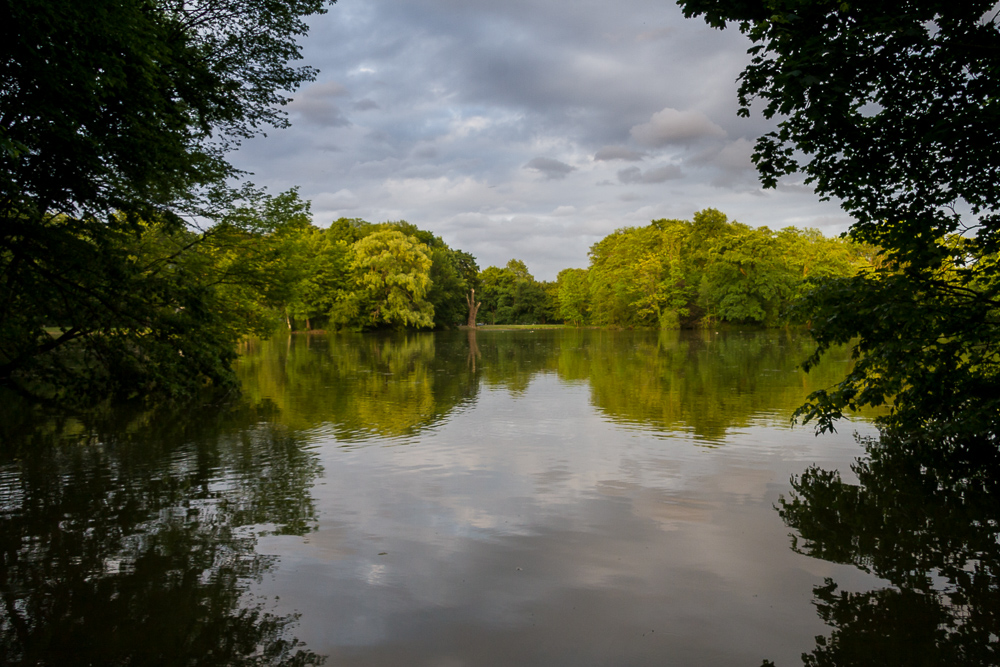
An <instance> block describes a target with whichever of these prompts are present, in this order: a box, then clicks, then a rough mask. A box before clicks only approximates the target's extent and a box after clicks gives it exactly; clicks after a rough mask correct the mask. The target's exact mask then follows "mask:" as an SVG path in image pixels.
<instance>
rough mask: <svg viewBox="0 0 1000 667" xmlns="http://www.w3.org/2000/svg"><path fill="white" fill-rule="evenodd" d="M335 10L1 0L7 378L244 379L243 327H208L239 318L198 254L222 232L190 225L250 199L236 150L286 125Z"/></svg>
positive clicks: (152, 383)
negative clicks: (309, 40) (301, 42)
mask: <svg viewBox="0 0 1000 667" xmlns="http://www.w3.org/2000/svg"><path fill="white" fill-rule="evenodd" d="M324 4H325V2H324V0H291V1H290V2H282V3H274V2H269V1H264V0H250V1H249V2H242V1H240V2H237V1H236V0H211V1H210V2H207V1H206V2H185V3H178V2H172V1H168V0H95V2H88V3H85V4H81V3H78V2H71V1H70V0H24V1H21V0H18V1H17V2H14V1H12V0H5V1H4V2H3V13H4V19H5V25H6V26H7V28H6V30H5V33H4V51H3V55H2V56H0V81H2V85H0V119H2V120H0V137H2V150H0V322H2V324H0V384H6V385H9V386H14V387H17V388H19V389H21V390H29V389H33V388H34V389H37V388H38V386H39V383H40V382H44V383H48V384H50V385H54V386H56V387H60V386H61V387H68V385H69V384H71V383H72V382H74V381H75V380H78V379H81V378H84V377H85V376H88V375H90V376H92V377H93V378H94V379H95V382H93V383H90V386H91V388H92V389H93V390H94V392H96V393H97V394H100V395H104V394H106V393H108V392H109V391H113V392H115V393H119V394H128V393H133V392H135V391H140V390H141V391H178V392H181V393H183V392H187V391H190V390H192V389H193V388H194V387H195V386H196V385H199V384H201V383H202V382H205V381H210V382H214V383H228V382H230V381H231V380H232V374H231V371H229V370H228V368H227V366H228V362H227V361H226V359H227V358H231V357H232V354H233V350H232V343H233V339H232V336H230V335H228V334H226V335H222V334H219V335H207V332H208V330H213V331H221V330H222V329H225V328H227V327H228V326H229V325H228V324H224V323H220V322H218V321H215V320H216V319H217V315H216V313H218V312H219V310H220V309H219V308H218V307H217V306H218V304H213V305H210V303H211V301H212V299H213V298H214V297H213V296H212V295H211V294H210V292H212V290H211V289H209V286H210V285H211V284H212V283H213V282H214V281H213V279H211V278H208V277H206V276H205V275H203V273H202V272H204V271H207V270H209V269H210V268H211V266H210V263H206V262H205V261H204V260H205V257H204V254H203V253H202V254H200V255H199V256H198V257H193V258H190V259H188V258H187V257H186V255H188V254H190V253H191V252H192V251H193V250H196V249H197V248H198V246H199V245H200V244H201V242H202V241H203V239H205V238H206V236H205V235H198V234H191V233H190V232H188V231H187V230H186V228H185V222H184V221H185V219H186V220H188V221H190V220H192V219H200V220H208V221H215V220H218V219H219V218H220V217H221V214H222V213H223V212H225V211H226V210H228V209H229V208H231V205H232V204H233V202H236V201H239V200H240V199H241V198H243V199H245V198H246V197H245V196H250V195H252V191H250V190H248V189H246V188H243V189H241V190H232V189H230V188H229V187H227V186H226V182H227V180H228V179H232V178H234V177H239V176H240V173H239V172H238V171H237V170H236V169H234V168H233V167H232V166H231V165H230V164H228V163H227V162H226V160H225V158H224V154H225V151H226V150H227V149H228V148H230V147H231V146H232V145H234V143H236V142H238V141H240V140H241V139H244V138H247V137H251V136H253V135H255V134H257V133H258V132H260V131H261V130H262V129H263V128H265V127H267V126H279V127H280V126H283V125H284V124H286V122H287V121H286V120H285V117H284V115H283V113H282V111H281V110H280V107H281V105H282V104H283V103H284V102H285V101H286V98H285V96H284V95H285V91H289V90H294V89H295V88H296V87H297V86H298V85H299V84H300V83H301V82H303V81H307V80H310V79H312V78H313V76H314V72H313V70H311V69H310V68H294V67H291V66H289V64H288V63H289V61H291V60H295V59H297V58H298V57H299V47H298V46H297V44H296V42H295V40H296V38H297V37H299V36H300V35H303V34H304V33H305V32H306V29H307V25H306V23H305V22H304V20H303V17H304V16H308V15H310V14H315V13H319V12H322V11H324ZM247 231H248V232H249V233H253V230H247ZM211 235H214V233H212V234H211ZM154 238H155V239H158V243H159V247H160V250H162V251H163V252H159V251H153V250H151V249H150V243H151V242H152V240H153V239H154ZM136 248H139V249H141V250H144V251H149V252H147V253H146V254H144V255H142V256H141V257H140V256H137V255H136V254H135V253H134V252H133V250H135V249H136ZM168 248H169V253H168V254H163V253H164V252H166V251H167V249H168ZM180 274H184V275H185V276H186V278H191V277H195V278H197V279H196V280H194V281H193V284H185V283H184V282H182V281H181V280H180V279H178V276H179V275H180ZM195 322H198V323H199V324H197V325H195V324H194V323H195ZM47 327H48V328H47ZM53 330H55V331H57V333H56V334H55V335H53V334H51V333H50V332H51V331H53ZM193 337H200V341H196V340H194V338H193ZM153 341H159V342H157V343H154V342H153ZM158 345H162V346H163V349H162V350H161V351H155V350H154V348H156V347H157V346H158ZM67 347H71V348H73V350H72V351H70V352H67V351H66V350H67ZM171 348H172V349H171ZM196 348H197V349H199V350H200V353H199V354H197V355H194V356H192V353H193V351H194V350H195V349H196ZM157 349H159V348H157ZM180 354H183V357H180V358H181V359H182V360H183V363H180V364H177V363H174V361H175V360H176V358H178V357H179V355H180ZM69 357H73V358H72V359H69ZM213 359H214V361H213ZM125 360H131V361H130V362H129V363H128V364H127V366H128V370H127V371H126V370H125V369H124V368H123V367H122V364H124V363H125ZM168 362H169V363H168ZM164 363H167V365H168V366H169V369H168V368H167V367H163V368H160V367H161V365H162V364H164ZM161 370H162V371H163V372H162V373H160V371H161ZM158 373H160V375H161V377H160V378H159V379H156V377H155V376H156V375H157V374H158ZM143 376H145V379H143ZM166 376H171V377H172V380H171V381H170V382H164V381H161V380H163V379H164V378H165V377H166ZM113 385H119V386H118V388H117V389H116V388H115V387H114V386H113ZM64 393H66V394H69V393H76V394H77V395H79V393H80V386H79V385H78V386H77V387H76V389H75V390H73V391H71V392H64Z"/></svg>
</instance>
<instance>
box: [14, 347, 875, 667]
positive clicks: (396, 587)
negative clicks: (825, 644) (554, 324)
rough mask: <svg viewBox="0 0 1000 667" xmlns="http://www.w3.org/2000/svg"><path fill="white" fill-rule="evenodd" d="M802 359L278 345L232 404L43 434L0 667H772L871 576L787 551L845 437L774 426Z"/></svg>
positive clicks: (20, 518) (25, 467)
mask: <svg viewBox="0 0 1000 667" xmlns="http://www.w3.org/2000/svg"><path fill="white" fill-rule="evenodd" d="M811 349H812V347H811V342H810V340H809V338H808V336H806V335H804V334H800V333H795V332H788V331H768V332H736V331H727V332H718V333H716V332H714V331H697V332H691V331H685V332H655V331H653V332H646V331H605V330H569V329H567V330H537V331H530V330H521V331H494V330H490V331H485V330H484V331H479V332H475V331H455V332H444V333H422V334H406V335H404V334H399V335H294V336H285V337H278V338H275V339H272V340H268V341H258V342H253V343H250V344H247V346H246V348H245V349H244V350H243V351H242V356H241V358H240V361H239V365H238V372H239V375H240V378H241V381H242V383H243V392H242V395H241V396H240V397H230V398H229V399H226V400H221V401H220V400H217V401H216V402H214V403H204V404H200V405H198V406H195V407H191V406H187V407H170V406H158V407H154V408H148V409H138V408H131V409H117V410H112V409H106V410H102V411H99V412H97V413H94V414H87V415H77V416H66V415H55V414H42V413H39V411H37V410H32V409H29V408H27V407H23V406H19V405H18V404H17V403H16V401H13V399H11V400H10V401H8V404H7V407H6V408H5V411H6V412H7V415H8V417H7V419H5V420H4V421H5V422H6V423H5V426H4V427H3V430H2V432H0V433H2V435H3V438H4V444H3V447H2V449H0V546H2V552H3V558H4V560H3V563H2V580H0V590H2V593H3V609H2V610H0V621H2V623H0V630H2V638H0V662H2V663H3V664H95V665H96V664H101V665H104V664H199V665H204V664H219V665H227V664H234V665H239V664H254V665H256V664H305V663H308V662H309V661H310V660H313V659H315V658H319V657H320V656H325V657H326V664H328V665H338V666H339V665H404V664H405V665H441V666H452V665H454V666H458V665H549V666H551V665H752V666H756V665H760V664H761V662H762V661H763V660H764V659H768V660H772V661H774V662H775V663H776V664H778V665H791V664H800V663H801V657H800V656H801V655H802V654H803V653H806V652H809V651H812V650H814V649H815V648H816V646H817V639H816V638H817V637H818V636H824V635H828V634H829V633H830V627H829V626H828V625H827V624H826V623H824V620H823V619H822V618H820V616H819V615H818V614H817V613H816V606H815V594H814V589H816V588H817V587H821V586H823V585H824V582H825V581H827V579H830V580H833V581H836V583H837V584H838V585H839V586H840V587H841V589H842V590H858V591H867V590H872V589H876V590H877V589H879V588H880V587H884V586H885V585H886V583H885V582H884V581H883V580H881V579H879V578H877V577H876V576H875V575H873V574H870V573H867V572H865V571H863V569H861V568H858V567H855V566H854V565H852V564H850V563H844V562H840V563H836V562H830V561H828V560H823V559H819V558H813V557H810V556H809V555H806V554H805V553H803V551H802V549H792V548H791V547H792V545H793V542H792V536H793V535H794V531H793V530H791V529H790V528H789V527H788V526H786V524H785V522H783V520H782V517H781V516H779V513H778V511H777V509H776V505H777V504H778V502H779V498H780V497H781V496H783V495H784V496H787V495H788V494H789V492H790V489H791V487H790V479H791V478H792V477H793V476H796V475H799V474H801V473H802V472H803V471H804V470H806V469H807V468H808V467H809V466H810V465H813V464H817V465H819V466H821V467H823V468H829V469H838V470H840V471H841V472H842V473H843V476H844V480H845V481H852V480H854V479H855V478H854V477H853V476H852V475H853V473H852V472H851V470H850V464H851V462H852V461H853V460H854V459H855V458H856V457H858V456H859V455H860V454H861V453H862V452H863V449H862V447H861V446H860V445H859V444H858V442H857V441H856V439H855V432H858V433H860V434H862V435H865V434H867V435H871V434H874V432H875V431H874V429H873V427H872V426H871V424H870V422H869V421H868V419H867V418H865V417H858V418H857V419H856V420H855V421H853V422H850V423H847V422H845V423H843V424H842V425H841V428H840V429H839V432H838V433H835V434H826V435H822V436H815V435H814V433H813V429H812V427H811V426H798V427H794V428H793V427H792V426H791V425H790V423H789V419H790V416H791V413H792V411H793V410H794V409H795V408H796V407H797V406H798V405H800V404H801V403H802V402H803V400H804V399H805V397H806V395H807V394H809V393H810V392H811V391H813V390H815V389H818V388H822V387H826V386H829V385H831V384H832V383H834V382H835V381H836V380H837V379H838V378H840V377H841V376H842V375H843V373H844V372H845V370H846V369H847V368H848V367H849V354H848V352H847V351H846V350H836V351H834V352H831V353H830V354H829V355H827V357H826V358H825V359H824V360H823V362H822V363H821V364H820V366H819V367H818V368H816V369H815V370H814V371H813V372H811V373H809V374H808V375H807V374H804V373H803V372H801V371H800V370H799V369H798V364H799V363H800V362H801V361H802V360H803V359H804V358H805V357H806V356H807V355H808V354H809V352H810V351H811Z"/></svg>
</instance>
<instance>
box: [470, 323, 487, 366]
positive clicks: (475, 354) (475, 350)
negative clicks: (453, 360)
mask: <svg viewBox="0 0 1000 667" xmlns="http://www.w3.org/2000/svg"><path fill="white" fill-rule="evenodd" d="M468 337H469V357H468V361H469V362H470V363H471V364H472V372H473V373H475V372H476V359H478V358H479V357H481V356H483V355H482V354H480V352H479V346H478V345H477V344H476V328H475V327H472V328H471V329H469V330H468Z"/></svg>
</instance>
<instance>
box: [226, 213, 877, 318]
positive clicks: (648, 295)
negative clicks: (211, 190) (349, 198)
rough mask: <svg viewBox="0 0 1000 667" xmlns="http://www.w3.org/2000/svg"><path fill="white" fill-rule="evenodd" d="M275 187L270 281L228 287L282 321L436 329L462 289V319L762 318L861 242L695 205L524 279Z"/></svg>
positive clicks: (862, 251)
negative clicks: (251, 287)
mask: <svg viewBox="0 0 1000 667" xmlns="http://www.w3.org/2000/svg"><path fill="white" fill-rule="evenodd" d="M282 198H284V204H283V205H282V206H278V207H276V208H277V213H278V215H277V218H280V219H281V220H283V222H280V221H279V222H276V221H275V219H274V218H275V211H272V212H270V213H268V212H266V211H265V212H264V213H263V217H265V218H267V217H268V215H270V217H271V219H268V220H267V221H265V223H266V225H267V226H268V228H269V229H272V230H273V231H272V232H271V233H270V234H269V235H268V238H267V240H266V244H267V245H269V246H270V247H271V248H272V249H273V250H272V252H273V258H272V259H271V260H270V261H271V264H270V265H269V266H268V267H267V268H266V272H267V274H268V277H267V278H266V280H258V281H249V282H250V283H251V284H252V283H254V282H256V283H257V284H261V283H264V282H268V281H270V283H271V284H270V285H269V286H268V287H267V288H266V289H264V290H263V291H259V293H258V294H257V295H256V296H254V295H253V294H251V293H249V292H245V293H244V294H242V295H241V298H243V299H249V300H253V299H257V300H258V301H259V302H260V304H261V306H262V307H264V308H268V309H270V312H271V320H272V322H273V323H274V324H276V325H277V324H278V323H279V322H281V323H282V324H283V325H284V326H286V327H287V328H289V329H294V330H312V329H331V330H339V331H345V330H346V331H370V330H375V329H383V328H393V329H404V328H405V329H431V328H437V329H442V328H449V327H453V326H456V325H459V324H465V323H467V322H469V321H470V320H469V315H470V312H469V310H470V309H469V302H470V300H471V299H472V295H473V293H472V291H473V290H475V297H476V304H477V306H478V308H477V309H476V310H474V311H473V312H474V314H475V315H476V317H475V321H477V322H479V323H486V324H551V323H567V324H572V325H584V324H588V325H597V326H612V327H652V328H662V329H676V328H689V327H694V326H702V325H706V324H710V323H717V322H730V323H737V324H755V325H760V326H775V325H778V324H782V323H784V322H786V321H787V315H786V313H787V309H788V306H789V305H790V304H791V303H792V302H793V301H794V300H795V299H796V298H797V297H799V296H801V295H802V294H803V292H804V291H805V290H807V289H808V288H809V286H810V285H811V284H813V283H815V282H816V281H817V280H822V279H827V278H840V277H847V276H851V275H854V274H855V273H857V271H858V269H859V268H860V267H862V266H865V265H868V264H869V263H870V261H871V258H872V257H873V254H874V253H873V249H872V248H869V247H865V246H861V245H858V244H856V243H852V242H851V241H848V240H845V239H840V238H826V237H824V236H823V235H822V234H821V233H820V232H818V231H816V230H805V231H802V230H799V229H796V228H794V227H788V228H785V229H782V230H781V231H778V232H774V231H772V230H770V229H768V228H767V227H759V228H753V227H749V226H747V225H744V224H741V223H739V222H735V221H730V220H729V219H728V218H727V217H726V216H725V215H724V214H723V213H721V212H719V211H717V210H715V209H705V210H703V211H699V212H698V213H696V214H695V215H694V219H693V220H692V221H687V220H654V221H652V222H651V223H650V224H649V225H647V226H645V227H626V228H623V229H619V230H617V231H616V232H614V233H613V234H610V235H608V236H607V237H605V238H604V239H602V240H601V241H599V242H598V243H596V244H594V246H593V247H592V248H591V250H590V266H589V268H587V269H565V270H563V271H561V272H560V273H559V276H558V279H557V280H556V281H554V282H552V281H538V280H536V279H535V278H534V276H533V275H532V274H531V273H530V272H529V270H528V267H527V266H526V265H525V263H524V262H523V261H521V260H518V259H512V260H510V261H509V262H507V264H506V265H505V266H503V267H496V266H490V267H487V268H486V269H483V270H481V271H480V270H479V267H478V266H477V264H476V259H475V258H474V257H473V256H472V255H470V254H469V253H467V252H463V251H461V250H455V249H452V248H450V247H449V246H448V245H447V244H446V243H445V242H444V241H443V240H442V239H441V238H440V237H438V236H435V235H434V234H433V233H432V232H429V231H425V230H421V229H419V228H417V227H416V226H415V225H413V224H411V223H408V222H405V221H396V222H383V223H378V224H374V223H370V222H366V221H364V220H361V219H358V218H352V219H348V218H341V219H339V220H336V221H335V222H333V223H332V224H331V225H330V226H329V227H328V228H325V229H323V228H319V227H316V226H314V225H313V224H311V222H309V221H308V218H307V217H306V216H302V215H301V214H300V215H298V216H296V215H289V213H288V211H289V210H290V209H292V208H295V206H298V207H299V208H300V209H301V208H302V207H303V206H305V205H304V204H302V203H301V202H298V203H296V202H297V200H296V199H295V195H294V193H286V194H285V195H282V196H281V197H279V198H276V199H275V200H274V201H275V202H278V201H280V200H282ZM272 208H275V207H274V206H272ZM306 209H307V207H306ZM300 213H301V211H300ZM244 226H246V225H245V224H244Z"/></svg>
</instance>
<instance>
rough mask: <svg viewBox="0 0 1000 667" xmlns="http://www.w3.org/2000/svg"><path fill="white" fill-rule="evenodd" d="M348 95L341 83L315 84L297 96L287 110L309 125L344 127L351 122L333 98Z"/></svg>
mask: <svg viewBox="0 0 1000 667" xmlns="http://www.w3.org/2000/svg"><path fill="white" fill-rule="evenodd" d="M346 94H347V89H346V88H344V86H342V85H340V84H339V83H335V82H333V81H328V82H326V83H315V84H313V85H311V86H309V87H308V88H306V89H305V90H303V91H302V92H301V93H300V94H299V95H297V96H296V97H295V98H294V99H293V100H292V101H291V102H289V103H288V105H287V107H286V108H287V109H289V110H290V111H292V112H293V113H294V114H295V115H297V116H299V117H300V118H301V119H302V120H304V121H306V122H307V123H313V124H315V125H321V126H324V127H343V126H345V125H350V124H351V121H349V120H347V118H346V117H345V116H344V114H343V113H342V112H341V111H340V108H339V107H337V105H336V104H334V103H333V102H332V101H331V98H334V97H341V96H343V95H346Z"/></svg>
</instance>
